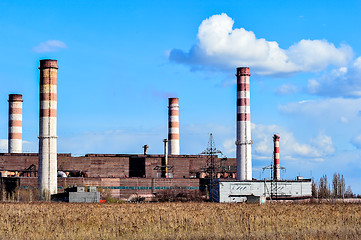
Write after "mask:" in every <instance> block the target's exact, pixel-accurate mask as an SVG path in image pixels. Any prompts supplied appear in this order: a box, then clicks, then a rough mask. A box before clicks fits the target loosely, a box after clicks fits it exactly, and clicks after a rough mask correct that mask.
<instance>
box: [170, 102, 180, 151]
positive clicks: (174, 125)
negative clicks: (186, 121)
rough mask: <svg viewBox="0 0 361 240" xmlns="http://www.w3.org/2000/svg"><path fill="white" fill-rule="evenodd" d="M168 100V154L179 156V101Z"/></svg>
mask: <svg viewBox="0 0 361 240" xmlns="http://www.w3.org/2000/svg"><path fill="white" fill-rule="evenodd" d="M168 100H169V106H168V141H169V144H168V153H169V154H170V155H179V99H178V98H169V99H168Z"/></svg>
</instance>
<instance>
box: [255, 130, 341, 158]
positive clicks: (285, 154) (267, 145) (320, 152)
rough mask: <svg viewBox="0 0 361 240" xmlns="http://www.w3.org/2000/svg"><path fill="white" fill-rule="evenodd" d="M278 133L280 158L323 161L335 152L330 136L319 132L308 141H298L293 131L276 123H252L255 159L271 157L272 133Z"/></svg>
mask: <svg viewBox="0 0 361 240" xmlns="http://www.w3.org/2000/svg"><path fill="white" fill-rule="evenodd" d="M275 133H278V134H279V135H280V136H281V139H280V152H281V154H280V155H281V158H282V159H284V160H296V159H299V158H303V159H308V160H311V161H323V160H324V158H325V157H326V156H328V155H330V154H333V153H334V152H335V148H334V146H333V142H332V139H331V137H330V136H327V135H325V134H322V133H320V134H319V135H318V136H316V137H315V138H313V139H310V140H309V142H308V143H300V142H299V141H297V140H296V138H295V137H294V135H293V133H291V132H289V131H287V130H286V129H283V128H282V127H280V126H277V125H262V124H252V139H253V142H254V145H253V151H254V156H255V158H257V159H269V160H271V159H272V157H273V155H272V154H273V140H272V136H273V134H275Z"/></svg>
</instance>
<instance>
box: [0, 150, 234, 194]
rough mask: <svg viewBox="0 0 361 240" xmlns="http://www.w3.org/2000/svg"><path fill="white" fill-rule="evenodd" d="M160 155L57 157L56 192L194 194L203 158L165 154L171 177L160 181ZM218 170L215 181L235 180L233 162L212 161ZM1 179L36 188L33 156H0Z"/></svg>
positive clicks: (202, 175) (202, 171)
mask: <svg viewBox="0 0 361 240" xmlns="http://www.w3.org/2000/svg"><path fill="white" fill-rule="evenodd" d="M162 162H164V155H163V154H161V155H153V154H152V155H143V154H86V155H85V156H81V157H73V156H71V154H58V162H57V164H58V171H61V172H64V173H66V174H67V175H68V177H58V191H59V192H62V191H63V189H64V188H66V187H69V186H97V187H100V188H102V189H108V190H107V191H108V192H109V194H110V195H111V196H112V197H114V198H119V199H123V200H126V199H128V198H129V197H131V196H132V195H134V194H139V195H144V196H145V195H151V194H156V193H157V192H160V191H164V190H167V189H185V190H195V191H198V190H199V188H200V182H201V181H202V179H204V178H207V174H206V172H205V168H206V167H207V156H206V155H169V156H168V164H169V166H170V169H169V170H168V171H170V172H171V173H173V174H172V175H173V178H162V177H161V176H162V171H164V169H163V168H162ZM215 162H216V163H217V165H220V166H221V167H220V168H219V170H218V171H217V177H219V178H236V159H234V158H217V157H216V158H215ZM0 171H1V173H2V176H3V177H4V176H6V175H15V176H18V177H19V178H20V187H21V188H25V189H27V188H37V187H38V154H37V153H0Z"/></svg>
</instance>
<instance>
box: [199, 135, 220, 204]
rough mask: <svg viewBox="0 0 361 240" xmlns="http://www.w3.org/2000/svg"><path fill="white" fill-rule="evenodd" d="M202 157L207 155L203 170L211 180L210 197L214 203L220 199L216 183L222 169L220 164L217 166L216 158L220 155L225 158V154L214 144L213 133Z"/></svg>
mask: <svg viewBox="0 0 361 240" xmlns="http://www.w3.org/2000/svg"><path fill="white" fill-rule="evenodd" d="M201 154H202V155H207V163H206V165H205V166H204V167H203V168H202V169H203V170H204V171H205V172H206V173H207V174H208V178H209V197H210V200H211V201H213V200H215V199H217V198H218V196H217V195H218V194H217V192H215V190H217V189H218V188H217V186H215V185H216V184H217V183H216V182H215V179H216V178H217V176H216V175H217V171H218V170H220V169H221V166H220V164H217V163H216V161H215V158H216V157H218V154H220V155H221V156H223V157H224V155H223V153H222V152H221V151H220V150H218V149H217V148H216V146H215V144H214V140H213V135H212V133H210V134H209V140H208V146H207V148H206V149H205V150H204V151H203V152H201Z"/></svg>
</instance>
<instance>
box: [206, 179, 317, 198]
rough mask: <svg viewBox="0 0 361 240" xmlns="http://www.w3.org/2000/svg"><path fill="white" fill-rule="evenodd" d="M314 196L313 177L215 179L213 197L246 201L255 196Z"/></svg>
mask: <svg viewBox="0 0 361 240" xmlns="http://www.w3.org/2000/svg"><path fill="white" fill-rule="evenodd" d="M311 196H312V181H311V179H300V180H278V181H272V180H252V181H235V180H219V179H215V181H214V185H213V188H212V194H211V198H212V200H213V201H215V202H245V201H247V199H254V197H263V198H272V199H302V198H310V197H311Z"/></svg>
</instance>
